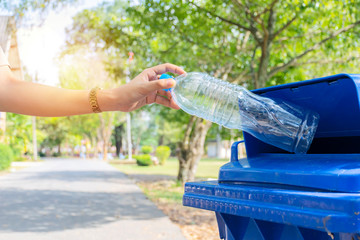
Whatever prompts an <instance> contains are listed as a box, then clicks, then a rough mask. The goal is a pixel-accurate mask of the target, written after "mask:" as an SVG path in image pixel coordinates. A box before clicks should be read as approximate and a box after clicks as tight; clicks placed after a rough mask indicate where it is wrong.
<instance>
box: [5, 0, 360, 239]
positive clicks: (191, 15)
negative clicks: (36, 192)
mask: <svg viewBox="0 0 360 240" xmlns="http://www.w3.org/2000/svg"><path fill="white" fill-rule="evenodd" d="M359 7H360V1H358V0H342V1H312V0H304V1H288V0H271V1H268V0H256V1H247V0H225V1H223V0H221V1H220V0H199V1H195V0H186V1H185V0H184V1H180V0H179V1H178V0H164V1H159V0H146V1H142V0H137V1H125V0H123V1H121V0H119V1H118V0H114V1H100V0H99V1H84V0H82V1H81V0H54V1H49V0H18V1H0V9H1V11H0V15H1V16H0V21H1V22H0V40H1V42H0V44H1V47H2V48H3V49H4V51H5V53H6V55H7V56H8V58H9V62H10V64H11V65H12V71H13V72H14V74H16V75H17V76H18V78H20V79H22V80H24V81H33V82H38V83H41V84H49V85H55V86H58V87H62V88H68V89H91V88H93V87H95V86H100V87H102V88H105V89H106V88H112V87H115V86H118V85H121V84H125V83H126V82H127V81H129V80H131V79H132V78H134V77H135V76H136V75H138V74H139V73H140V72H141V71H143V70H144V69H146V68H148V67H151V66H154V65H158V64H160V63H165V62H170V63H173V64H176V65H179V66H181V67H182V68H184V70H185V71H187V72H193V71H198V72H207V73H209V74H211V75H213V76H215V77H217V78H220V79H222V80H224V81H228V82H231V83H234V84H239V85H242V86H244V87H246V88H248V89H257V88H262V87H267V86H273V85H279V84H284V83H289V82H296V81H301V80H307V79H311V78H316V77H322V76H328V75H332V74H337V73H344V72H345V73H358V72H359V70H358V66H359V63H360V61H359V59H360V54H359V51H360V46H359V44H360V42H359V37H360V31H359V30H360V27H359V25H360V20H359V15H360V13H359V11H358V9H359ZM63 16H65V17H66V18H64V17H63ZM67 18H68V19H70V20H67ZM62 20H63V21H62ZM64 22H65V23H64ZM49 24H50V25H49ZM51 24H53V25H51ZM57 25H60V26H63V25H64V29H60V30H59V31H61V34H60V33H59V35H56V34H57V33H56V32H55V31H53V29H50V28H49V26H57ZM39 31H43V32H45V33H46V32H47V31H48V32H49V34H50V35H51V34H52V35H53V36H52V37H53V38H49V37H48V36H46V35H44V33H42V34H43V35H40V37H39V38H32V37H31V36H35V34H36V33H39ZM58 36H61V37H58ZM62 36H64V37H63V38H62ZM34 39H35V40H34ZM36 39H37V40H36ZM33 41H36V43H35V42H33ZM52 41H54V42H57V41H58V42H59V44H60V45H58V48H56V49H52V51H54V53H55V55H54V56H53V58H52V59H50V61H51V62H52V64H53V65H54V66H55V67H54V69H55V70H54V69H53V68H49V67H45V68H44V66H45V64H44V63H43V61H44V59H42V56H45V55H42V54H43V52H46V51H47V48H48V47H49V46H57V45H52ZM29 49H31V50H32V51H30V50H29ZM45 61H49V60H47V59H45ZM43 65H44V66H43ZM48 72H56V74H55V75H54V74H53V75H51V74H50V75H47V74H48ZM241 139H242V132H241V131H238V130H229V129H226V128H221V127H219V126H218V125H216V124H212V123H211V122H209V121H205V120H203V119H200V118H197V117H194V116H191V115H188V114H186V113H185V112H183V111H182V110H178V111H176V110H172V109H168V108H165V107H162V106H160V105H151V106H146V107H143V108H141V109H139V110H137V111H134V112H131V113H122V112H106V113H101V114H91V115H82V116H72V117H66V118H41V117H36V118H35V117H30V116H23V115H18V114H14V113H1V115H0V143H1V144H0V191H2V190H4V189H5V190H6V182H7V181H9V180H8V179H9V178H10V179H11V176H15V175H16V174H19V173H22V172H23V173H24V174H25V173H27V174H29V171H31V169H33V168H34V169H35V168H37V167H40V168H41V167H43V166H45V165H44V164H46V163H47V162H52V163H56V166H60V167H59V168H60V170H61V169H62V168H61V166H62V162H63V163H64V166H65V165H66V166H67V167H66V168H64V169H62V170H64V172H65V171H66V170H69V171H70V173H71V169H72V165H71V164H72V161H75V165H74V169H75V168H76V166H77V165H78V164H79V161H80V162H81V164H83V163H85V165H86V164H88V165H91V166H92V165H93V164H95V163H96V164H97V163H101V164H106V165H111V166H112V167H111V169H112V171H114V169H116V172H119V173H120V172H122V173H124V174H126V176H127V177H126V178H130V179H132V181H135V182H136V184H137V185H138V186H139V187H140V189H141V191H142V192H143V193H144V194H145V195H146V196H147V198H149V199H150V200H151V201H152V202H154V203H155V204H156V205H157V207H158V208H159V209H160V210H162V211H163V213H164V214H165V215H166V216H168V218H170V220H171V221H172V223H175V224H176V225H177V226H179V227H180V229H181V230H182V234H183V235H184V236H185V238H184V239H218V233H217V224H216V221H215V216H214V215H213V214H211V213H209V212H205V211H200V210H195V209H190V208H185V207H183V206H182V205H181V199H182V194H183V191H184V189H183V184H184V183H185V182H187V181H194V180H202V179H216V178H217V174H218V170H219V167H220V166H221V165H223V164H225V163H226V162H227V161H228V159H229V157H230V146H231V143H232V142H234V141H236V140H241ZM240 148H241V151H240V153H241V155H242V157H244V156H245V155H246V153H245V148H244V146H240ZM94 166H95V165H94ZM95 168H96V167H95ZM109 169H110V168H109ZM60 170H59V171H53V172H49V173H50V175H51V173H53V174H54V175H53V176H50V179H52V180H54V179H55V178H56V181H60V180H61V181H63V180H64V179H61V178H62V177H61V176H64V177H65V178H67V177H70V179H71V178H72V177H74V176H72V175H66V174H65V175H61V174H60V175H59V176H57V174H59V173H61V172H62V170H61V171H60ZM26 171H28V172H26ZM84 171H85V170H81V171H80V172H83V173H84ZM106 171H107V170H106ZM85 172H86V171H85ZM99 172H100V170H99V171H95V170H94V171H93V170H92V171H90V170H89V172H88V173H89V174H90V175H91V174H92V173H93V174H95V175H96V174H99ZM74 173H75V171H74ZM84 174H85V173H84ZM80 175H81V174H79V176H80ZM81 176H83V175H81ZM114 176H115V175H111V174H110V175H106V177H105V178H104V179H105V181H108V180H109V179H110V180H111V179H113V178H114V179H115V178H116V177H114ZM116 176H117V175H116ZM86 179H90V180H89V181H91V179H92V177H91V176H89V175H86V177H84V178H82V179H81V181H85V180H86ZM99 179H100V177H99V178H98V179H96V181H99ZM121 179H122V180H121V181H123V178H121ZM78 180H79V179H75V180H74V182H76V181H78ZM92 180H94V179H92ZM2 181H3V182H5V185H4V186H3V185H1V182H2ZM42 181H47V180H46V178H44V179H43V180H42ZM114 181H115V180H114ZM119 181H120V180H119ZM115 182H116V181H115ZM69 183H70V182H68V184H69ZM54 184H55V183H54ZM1 187H3V188H4V189H2V188H1ZM11 187H18V186H11ZM5 190H4V191H3V192H6V191H5ZM1 194H2V193H1ZM1 194H0V200H1V199H2V198H4V199H6V200H8V201H13V200H12V198H11V197H9V198H8V199H7V197H5V195H3V197H2V196H1ZM12 194H14V193H12ZM18 194H20V193H18ZM10 195H11V194H10ZM70 195H71V194H70ZM70 195H69V196H67V197H69V198H70V197H71V196H70ZM11 196H13V195H11ZM19 196H20V195H19ZM30 197H31V196H30ZM78 197H79V198H81V197H84V198H90V199H91V198H92V197H93V196H92V195H91V194H90V193H89V194H88V195H87V196H78ZM25 198H26V197H25ZM4 199H3V200H4ZM38 200H39V201H41V200H40V197H39V199H38ZM2 202H4V201H2ZM104 202H105V204H106V200H104ZM104 202H102V201H100V202H99V204H102V203H104ZM21 204H22V203H21V201H20V202H19V203H18V205H16V204H13V205H12V204H9V205H6V204H4V203H3V204H2V205H0V212H3V213H4V212H7V211H10V210H8V209H9V207H12V208H14V209H15V210H16V209H17V208H21V206H20V205H21ZM29 204H30V203H29ZM52 204H53V206H54V208H56V207H57V206H58V205H57V204H56V203H52ZM111 204H112V205H111ZM111 204H110V205H111V206H115V205H116V201H115V202H112V203H111ZM128 204H131V200H129V201H128ZM25 205H26V204H25ZM110 205H109V206H110ZM69 206H72V205H71V204H70V205H69ZM73 207H75V208H76V205H73ZM79 208H80V207H79ZM31 209H32V208H30V210H29V209H26V208H25V209H24V208H23V209H22V210H23V211H25V213H26V211H27V210H28V211H31ZM64 209H68V208H67V207H66V208H64ZM74 211H75V212H76V209H75V210H74ZM105 212H106V211H105ZM23 213H24V212H23ZM23 213H21V214H20V213H19V216H20V215H21V216H20V218H21V217H22V216H23ZM106 213H108V212H106ZM69 214H70V213H69ZM133 214H134V215H136V214H137V213H136V212H134V213H133ZM10 215H11V216H13V215H12V214H9V215H6V214H5V217H6V216H8V218H7V219H5V217H3V218H1V217H0V239H12V238H10V237H11V233H16V232H35V233H36V232H42V233H44V232H52V231H55V232H56V231H60V229H57V228H55V227H53V228H51V227H49V228H45V229H43V230H39V229H37V228H36V229H35V228H32V227H30V225H29V227H28V228H26V227H24V226H23V225H22V226H20V225H19V226H17V225H16V226H15V225H14V227H11V226H8V225H7V224H5V223H4V222H6V221H8V219H10V220H9V221H10V223H9V225H11V224H12V223H11V221H15V220H16V219H15V217H14V218H13V220H11V219H12V217H10ZM25 215H26V214H25ZM69 216H70V217H71V214H70V215H69ZM121 216H122V215H121V214H120V217H118V218H122V217H121ZM37 217H39V218H38V219H37V220H36V221H38V222H39V223H38V225H39V226H40V225H42V223H43V222H46V221H47V220H46V219H47V218H46V217H45V218H41V217H40V216H37ZM100 217H103V218H104V219H105V218H106V217H107V216H100ZM118 218H116V219H114V220H109V221H104V222H98V221H95V220H94V221H93V222H91V221H89V224H88V225H86V226H85V228H89V227H93V228H96V227H97V226H98V225H102V224H109V222H112V221H114V222H115V221H117V219H118ZM68 219H69V218H64V219H63V220H64V221H66V220H68ZM149 219H151V217H149ZM71 221H73V220H71ZM74 221H75V220H74ZM78 221H82V220H81V219H80V220H78ZM49 222H51V220H49ZM51 223H53V224H54V225H56V222H51ZM76 224H77V222H76V221H75V222H73V223H71V224H70V225H71V227H70V228H71V229H74V228H76V227H74V226H76ZM38 225H36V227H38ZM80 225H81V224H80ZM64 226H65V227H64V228H63V229H62V230H66V229H67V226H68V225H66V224H65V225H64ZM81 227H84V226H79V228H81ZM2 232H4V233H6V234H9V235H3V236H6V237H5V238H2V234H1V233H2ZM114 234H115V235H116V233H114ZM19 236H20V235H19ZM21 236H22V235H21ZM70 236H72V235H70ZM94 236H96V235H94ZM105 236H108V235H105ZM109 236H110V235H109ZM31 237H33V239H40V238H37V237H35V235H34V236H32V235H31ZM31 237H30V238H26V239H32V238H31ZM62 237H64V236H62ZM65 238H67V239H73V238H72V237H69V236H67V237H64V239H65ZM14 239H17V238H14ZM19 239H21V238H19ZM22 239H24V238H22ZM44 239H45V238H44ZM55 239H62V238H61V237H58V238H57V237H55ZM95 239H100V237H99V238H95ZM108 239H111V238H108ZM114 239H115V238H114ZM117 239H118V238H117ZM120 239H136V238H132V237H131V236H129V237H128V238H125V237H124V238H120ZM145 239H148V238H145ZM149 239H150V238H149ZM154 239H163V238H161V237H159V238H154ZM164 239H165V238H164ZM173 239H175V238H173Z"/></svg>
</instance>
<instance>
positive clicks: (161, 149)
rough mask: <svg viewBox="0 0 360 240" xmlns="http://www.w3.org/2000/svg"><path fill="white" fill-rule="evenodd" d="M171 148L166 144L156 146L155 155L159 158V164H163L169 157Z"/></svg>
mask: <svg viewBox="0 0 360 240" xmlns="http://www.w3.org/2000/svg"><path fill="white" fill-rule="evenodd" d="M170 154H171V150H170V148H169V147H168V146H158V147H157V148H156V157H157V158H158V159H159V162H160V165H164V164H165V162H166V160H167V159H168V158H169V157H170Z"/></svg>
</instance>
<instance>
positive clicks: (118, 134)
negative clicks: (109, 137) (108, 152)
mask: <svg viewBox="0 0 360 240" xmlns="http://www.w3.org/2000/svg"><path fill="white" fill-rule="evenodd" d="M123 130H124V125H123V124H120V125H119V126H116V127H115V147H116V156H119V155H120V152H121V148H122V135H123Z"/></svg>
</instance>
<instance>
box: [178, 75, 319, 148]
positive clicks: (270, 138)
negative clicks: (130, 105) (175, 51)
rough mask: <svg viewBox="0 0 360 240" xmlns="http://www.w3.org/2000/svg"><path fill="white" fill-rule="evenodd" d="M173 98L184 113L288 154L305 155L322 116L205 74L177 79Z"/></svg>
mask: <svg viewBox="0 0 360 240" xmlns="http://www.w3.org/2000/svg"><path fill="white" fill-rule="evenodd" d="M176 81H177V84H176V86H175V88H174V89H173V90H172V92H171V93H172V97H173V98H174V100H175V102H176V103H177V104H178V105H179V106H180V107H181V109H183V110H184V111H185V112H187V113H189V114H191V115H195V116H198V117H200V118H204V119H206V120H209V121H212V122H214V123H217V124H219V125H222V126H224V127H227V128H233V129H240V130H243V131H246V132H248V133H250V134H251V135H253V136H254V137H256V138H258V139H260V140H262V141H264V142H266V143H268V144H271V145H274V146H276V147H279V148H281V149H284V150H286V151H289V152H295V153H306V151H307V150H308V148H309V147H310V144H311V142H312V139H313V137H314V135H315V131H316V128H317V124H318V121H319V115H318V114H317V113H315V112H313V111H311V110H309V109H305V108H302V107H300V106H297V105H295V104H292V103H289V102H286V101H283V100H281V99H270V98H266V97H261V96H259V95H256V94H253V93H252V92H250V91H248V90H247V89H245V88H243V87H241V86H238V85H234V84H230V83H228V82H225V81H222V80H220V79H217V78H215V77H212V76H210V75H208V74H204V73H196V72H192V73H187V74H184V75H180V76H178V77H177V78H176Z"/></svg>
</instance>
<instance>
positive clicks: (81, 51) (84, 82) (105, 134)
mask: <svg viewBox="0 0 360 240" xmlns="http://www.w3.org/2000/svg"><path fill="white" fill-rule="evenodd" d="M104 61H105V56H104V53H103V52H100V51H97V52H91V51H89V50H88V49H87V48H84V47H83V46H81V45H76V46H72V48H71V49H70V50H69V49H68V51H64V53H63V55H62V58H61V59H60V61H59V63H60V66H61V71H60V85H61V86H62V87H64V88H70V89H84V88H88V89H89V88H92V87H94V86H102V87H104V88H109V87H113V86H114V85H115V82H114V81H109V80H111V78H110V76H109V74H108V72H107V71H106V70H105V66H104ZM122 115H124V114H121V113H115V112H104V113H101V114H97V115H94V114H93V115H85V116H74V117H70V118H71V119H73V120H74V122H75V121H76V123H75V124H73V125H72V127H71V130H70V131H71V132H73V133H75V134H81V135H82V136H83V137H84V138H85V139H88V140H89V141H91V142H92V144H93V146H97V142H101V143H102V153H103V154H102V155H103V159H104V160H106V159H107V153H108V148H109V146H110V138H111V133H112V130H113V128H114V124H116V123H118V122H119V121H122V118H121V117H122ZM79 123H81V124H79ZM71 132H70V133H71ZM95 149H97V148H96V147H95ZM87 152H88V149H87ZM87 155H89V154H88V153H87Z"/></svg>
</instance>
